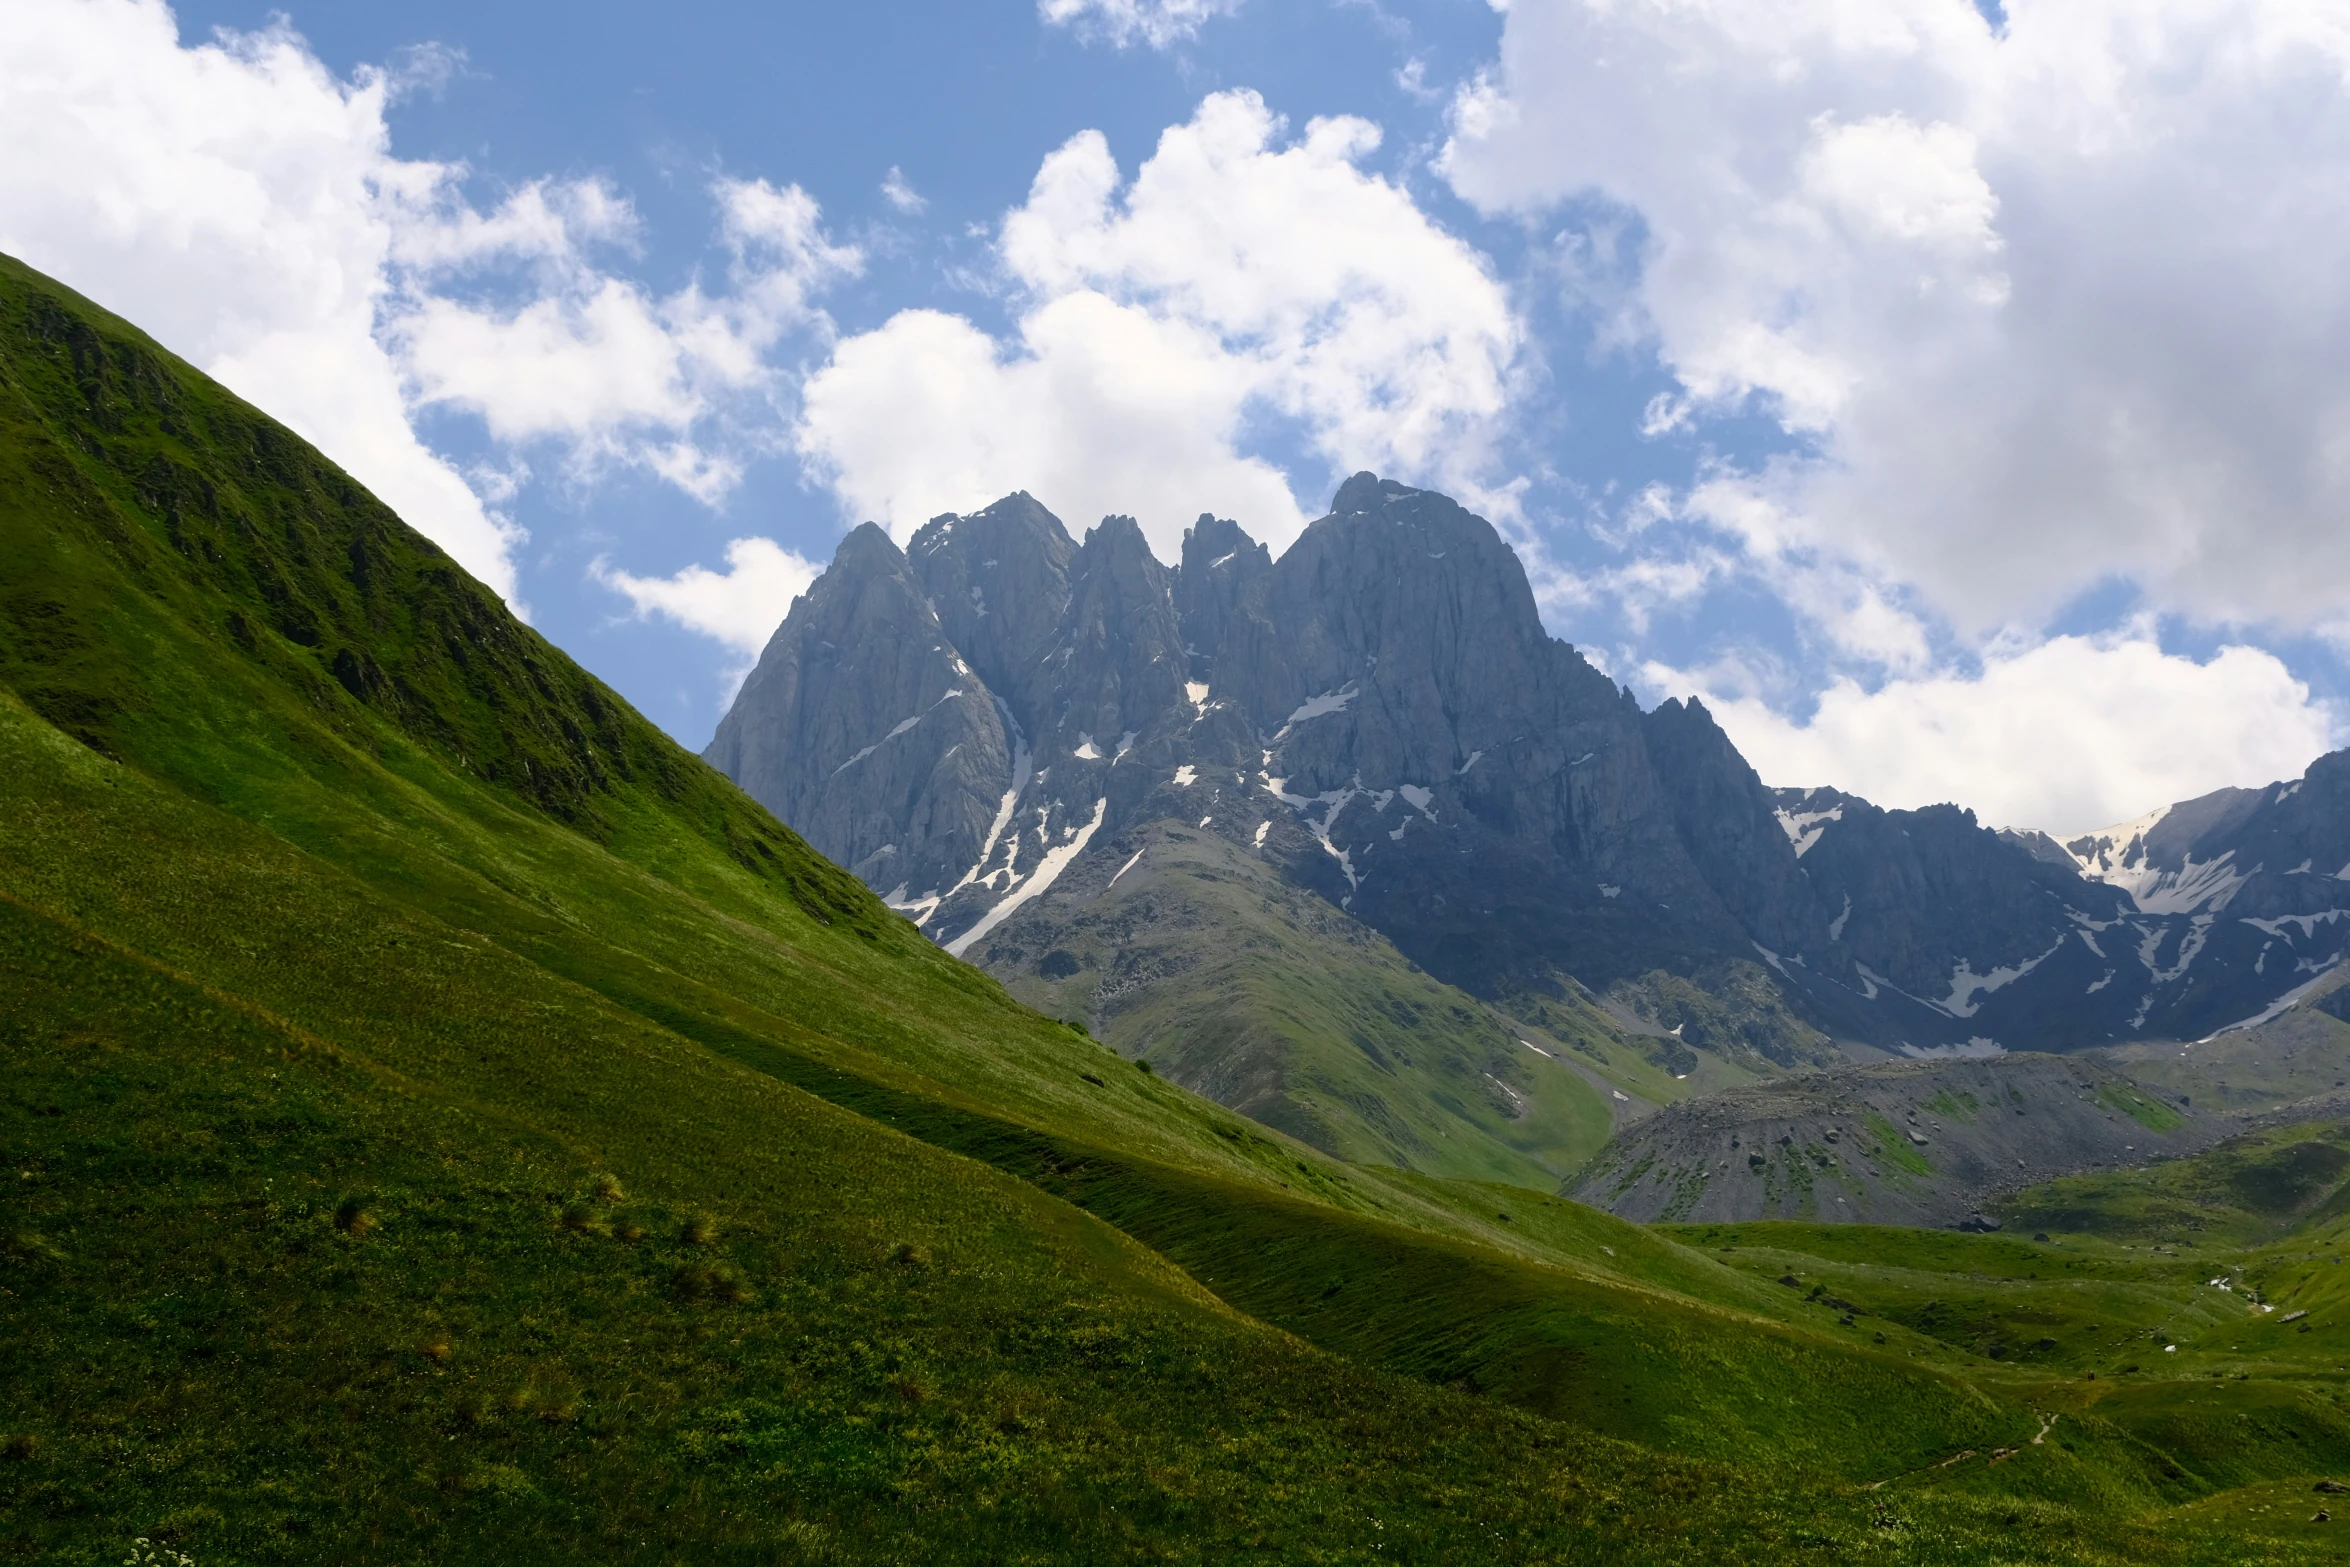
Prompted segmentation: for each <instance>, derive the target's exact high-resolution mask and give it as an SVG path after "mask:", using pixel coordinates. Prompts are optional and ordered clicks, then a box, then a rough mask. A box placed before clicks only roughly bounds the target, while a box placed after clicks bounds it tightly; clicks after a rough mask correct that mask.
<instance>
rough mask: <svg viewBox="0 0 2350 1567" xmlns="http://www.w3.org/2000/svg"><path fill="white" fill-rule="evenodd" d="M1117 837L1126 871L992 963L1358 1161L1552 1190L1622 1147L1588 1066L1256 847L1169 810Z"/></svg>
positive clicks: (1224, 1097) (1098, 1028)
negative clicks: (1433, 974)
mask: <svg viewBox="0 0 2350 1567" xmlns="http://www.w3.org/2000/svg"><path fill="white" fill-rule="evenodd" d="M1112 847H1113V849H1114V850H1115V851H1116V852H1115V854H1114V855H1113V854H1105V855H1102V856H1098V857H1097V858H1100V859H1103V860H1114V861H1115V863H1116V865H1117V867H1118V868H1117V869H1115V870H1106V869H1105V870H1100V871H1098V874H1097V876H1096V877H1089V878H1087V879H1084V880H1080V881H1071V880H1069V879H1068V878H1064V879H1063V881H1062V882H1061V883H1060V884H1057V885H1056V886H1055V887H1054V888H1053V889H1052V891H1051V892H1049V893H1047V894H1046V895H1045V896H1044V897H1042V898H1040V899H1038V900H1037V901H1036V902H1035V903H1034V904H1031V905H1030V906H1029V907H1027V908H1025V909H1023V910H1021V912H1020V913H1019V914H1017V915H1016V916H1014V917H1013V918H1012V919H1011V920H1010V921H1008V922H1007V923H1006V924H1005V925H1004V926H1003V927H1002V928H1000V929H998V930H997V931H996V932H994V933H993V934H992V935H991V936H989V937H988V939H987V940H986V941H985V942H984V943H983V944H982V945H981V946H980V947H979V948H978V949H977V950H976V951H974V952H973V953H972V954H971V956H972V958H973V960H974V961H975V962H978V963H981V964H983V965H984V966H985V967H986V968H987V969H988V970H989V972H991V973H993V974H996V975H997V976H999V977H1001V978H1003V979H1004V980H1005V982H1006V984H1007V986H1008V988H1009V989H1010V990H1011V991H1012V993H1013V994H1014V995H1016V996H1018V997H1020V998H1021V999H1022V1000H1024V1001H1028V1002H1030V1003H1032V1004H1033V1005H1035V1006H1037V1007H1039V1008H1040V1009H1042V1010H1044V1011H1046V1012H1050V1013H1053V1014H1055V1015H1058V1016H1062V1017H1068V1018H1071V1019H1073V1020H1077V1021H1082V1022H1083V1023H1085V1025H1086V1026H1087V1027H1088V1028H1089V1029H1091V1030H1092V1031H1093V1032H1094V1033H1096V1034H1098V1035H1099V1036H1100V1037H1101V1038H1102V1039H1104V1040H1106V1041H1107V1042H1109V1043H1110V1044H1111V1045H1113V1046H1115V1047H1116V1048H1117V1049H1118V1051H1119V1052H1120V1053H1121V1054H1122V1055H1127V1056H1135V1057H1143V1058H1147V1059H1148V1060H1149V1061H1150V1062H1151V1064H1152V1065H1153V1066H1154V1067H1155V1068H1156V1069H1157V1070H1158V1071H1159V1072H1161V1073H1162V1074H1164V1075H1165V1076H1167V1077H1169V1078H1171V1079H1173V1080H1174V1081H1176V1082H1179V1083H1182V1084H1185V1085H1186V1086H1188V1087H1190V1088H1193V1089H1195V1090H1197V1091H1198V1092H1200V1093H1202V1094H1205V1095H1207V1096H1208V1097H1209V1098H1212V1099H1215V1100H1217V1101H1218V1102H1219V1103H1222V1104H1226V1105H1229V1106H1231V1107H1232V1108H1233V1109H1236V1110H1239V1111H1240V1112H1242V1113H1243V1114H1245V1115H1248V1116H1250V1117H1252V1118H1253V1119H1255V1120H1257V1121H1260V1122H1262V1123H1264V1124H1265V1125H1268V1126H1274V1127H1278V1128H1280V1129H1281V1130H1283V1131H1285V1132H1288V1133H1290V1134H1291V1135H1293V1136H1295V1137H1297V1138H1299V1139H1300V1140H1302V1141H1304V1142H1308V1143H1311V1144H1313V1145H1314V1146H1315V1147H1317V1148H1320V1149H1323V1150H1324V1151H1325V1152H1328V1153H1332V1154H1335V1155H1337V1156H1338V1157H1340V1158H1342V1159H1348V1160H1352V1161H1355V1162H1358V1163H1370V1164H1389V1165H1396V1166H1399V1167H1402V1168H1407V1169H1415V1170H1421V1171H1425V1172H1427V1173H1430V1174H1436V1175H1455V1176H1464V1177H1469V1178H1472V1179H1484V1180H1498V1181H1511V1182H1515V1183H1517V1184H1520V1185H1525V1186H1531V1187H1535V1188H1537V1189H1540V1190H1543V1191H1550V1190H1555V1189H1556V1188H1557V1187H1558V1185H1559V1183H1560V1182H1561V1181H1563V1180H1564V1179H1565V1178H1566V1177H1567V1176H1568V1175H1569V1174H1570V1173H1572V1172H1573V1170H1574V1169H1575V1167H1576V1166H1577V1165H1579V1164H1581V1163H1582V1162H1583V1161H1584V1160H1585V1159H1587V1158H1589V1157H1590V1156H1591V1155H1592V1154H1594V1153H1596V1152H1597V1151H1598V1150H1599V1147H1600V1145H1601V1144H1603V1143H1605V1142H1606V1141H1607V1138H1608V1134H1609V1133H1610V1132H1611V1131H1612V1130H1613V1127H1614V1120H1613V1117H1611V1116H1610V1114H1609V1113H1608V1102H1607V1100H1606V1099H1605V1098H1604V1097H1603V1096H1602V1094H1601V1092H1600V1091H1599V1090H1598V1089H1597V1088H1595V1087H1593V1086H1592V1084H1591V1083H1590V1082H1589V1081H1587V1080H1586V1079H1585V1078H1584V1077H1583V1076H1581V1075H1579V1074H1578V1073H1577V1072H1575V1071H1574V1070H1573V1069H1571V1068H1569V1067H1567V1066H1565V1065H1563V1064H1561V1063H1560V1062H1559V1061H1558V1060H1557V1059H1556V1057H1555V1056H1553V1055H1549V1054H1542V1053H1538V1052H1537V1050H1535V1049H1532V1048H1529V1047H1527V1046H1525V1045H1522V1044H1520V1043H1519V1041H1518V1040H1517V1039H1516V1038H1514V1037H1512V1035H1511V1034H1510V1033H1509V1032H1507V1031H1506V1030H1504V1029H1503V1028H1502V1027H1501V1026H1500V1025H1499V1024H1498V1023H1497V1022H1496V1021H1495V1020H1494V1019H1493V1017H1492V1016H1490V1015H1489V1014H1488V1013H1487V1011H1486V1009H1485V1007H1484V1006H1483V1005H1482V1004H1480V1003H1479V1002H1478V1001H1477V1000H1475V998H1473V997H1471V996H1469V995H1467V994H1465V993H1464V992H1461V991H1458V990H1455V989H1453V988H1452V987H1451V986H1449V985H1444V984H1440V983H1438V982H1437V981H1436V980H1434V979H1431V978H1429V977H1428V976H1427V975H1426V974H1424V973H1422V972H1421V971H1420V970H1418V969H1417V968H1414V967H1413V966H1412V965H1411V964H1410V963H1408V962H1406V961H1405V959H1404V957H1403V955H1402V954H1401V953H1399V952H1397V951H1396V950H1395V948H1394V947H1393V945H1391V944H1390V943H1389V942H1388V941H1387V939H1386V938H1385V937H1383V936H1381V935H1380V934H1379V933H1378V932H1377V931H1375V930H1372V929H1371V928H1370V927H1369V926H1367V925H1364V924H1362V923H1361V922H1360V921H1357V920H1354V919H1351V918H1349V917H1348V916H1347V915H1346V914H1345V913H1344V912H1343V911H1341V910H1339V909H1336V908H1334V907H1332V906H1331V905H1330V904H1329V903H1327V902H1325V901H1324V900H1323V899H1321V898H1319V897H1317V896H1315V895H1314V894H1312V893H1309V892H1304V891H1301V890H1299V889H1298V888H1296V887H1293V886H1291V885H1289V884H1288V883H1287V882H1286V881H1284V880H1283V879H1282V878H1281V877H1280V876H1279V875H1278V874H1276V873H1275V872H1274V870H1273V869H1272V868H1271V867H1270V866H1268V865H1266V864H1265V863H1264V862H1263V861H1262V860H1261V859H1259V858H1258V857H1257V856H1256V855H1255V854H1253V853H1251V852H1250V851H1249V850H1248V849H1247V848H1246V847H1244V846H1242V845H1239V844H1235V843H1233V842H1231V841H1230V840H1228V839H1226V838H1225V837H1223V836H1221V835H1219V834H1215V833H1211V832H1208V831H1206V830H1204V829H1197V828H1191V827H1186V826H1182V825H1179V824H1177V823H1174V822H1168V821H1156V822H1151V823H1148V824H1147V825H1145V826H1142V827H1139V828H1137V829H1135V830H1134V831H1133V832H1132V833H1130V834H1128V835H1127V837H1126V838H1125V839H1122V840H1121V841H1120V842H1119V843H1117V844H1115V845H1113V846H1112ZM1097 880H1098V881H1099V882H1100V883H1101V884H1099V885H1097V884H1096V881H1097ZM1113 881H1114V883H1115V885H1109V883H1110V882H1113ZM1177 975H1179V976H1181V982H1180V983H1177V984H1166V983H1144V982H1143V981H1145V980H1152V981H1157V980H1164V979H1166V978H1168V977H1172V976H1177Z"/></svg>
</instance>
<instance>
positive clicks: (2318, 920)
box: [2242, 909, 2350, 941]
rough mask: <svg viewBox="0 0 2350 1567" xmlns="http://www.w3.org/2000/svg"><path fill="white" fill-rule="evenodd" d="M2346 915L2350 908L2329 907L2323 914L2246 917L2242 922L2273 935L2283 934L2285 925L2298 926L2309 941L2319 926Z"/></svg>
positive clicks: (2304, 937)
mask: <svg viewBox="0 0 2350 1567" xmlns="http://www.w3.org/2000/svg"><path fill="white" fill-rule="evenodd" d="M2346 915H2350V909H2328V910H2326V911H2325V912H2324V913H2323V914H2286V915H2281V916H2279V917H2278V918H2276V919H2272V920H2256V919H2246V920H2244V921H2242V923H2244V924H2246V925H2249V926H2251V927H2252V928H2253V929H2254V930H2257V931H2262V932H2265V933H2266V934H2268V935H2271V936H2283V935H2284V934H2285V927H2286V926H2288V925H2293V926H2298V927H2300V930H2301V939H2302V940H2304V941H2307V940H2308V939H2309V938H2310V937H2311V936H2314V935H2316V934H2317V928H2318V926H2320V925H2331V924H2333V923H2334V921H2336V920H2338V919H2341V918H2343V917H2345V916H2346ZM2286 939H2287V940H2290V939H2291V938H2290V937H2287V938H2286Z"/></svg>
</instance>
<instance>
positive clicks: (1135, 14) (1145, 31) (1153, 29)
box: [1036, 0, 1241, 49]
mask: <svg viewBox="0 0 2350 1567" xmlns="http://www.w3.org/2000/svg"><path fill="white" fill-rule="evenodd" d="M1240 5H1241V0H1036V14H1037V15H1039V16H1041V17H1043V18H1044V19H1045V20H1046V21H1047V22H1049V23H1051V24H1053V25H1054V26H1056V27H1074V28H1076V29H1077V30H1078V32H1079V34H1080V35H1081V36H1087V37H1095V38H1101V39H1104V40H1106V41H1107V42H1109V43H1112V44H1115V45H1117V46H1118V47H1119V48H1121V49H1123V48H1125V47H1126V46H1128V45H1129V44H1135V43H1146V44H1149V45H1150V46H1151V47H1152V48H1153V49H1165V48H1167V47H1169V46H1170V45H1173V44H1176V43H1180V42H1181V41H1182V40H1184V39H1186V38H1190V37H1192V36H1194V35H1195V34H1197V33H1198V32H1199V30H1200V28H1201V26H1202V25H1203V24H1205V23H1206V22H1208V21H1210V20H1212V19H1213V18H1215V17H1219V16H1230V15H1231V14H1232V13H1233V12H1235V11H1237V10H1239V9H1240Z"/></svg>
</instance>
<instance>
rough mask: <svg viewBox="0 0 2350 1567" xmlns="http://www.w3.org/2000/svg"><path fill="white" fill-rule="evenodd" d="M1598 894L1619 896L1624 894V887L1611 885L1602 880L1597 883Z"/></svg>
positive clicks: (1612, 896)
mask: <svg viewBox="0 0 2350 1567" xmlns="http://www.w3.org/2000/svg"><path fill="white" fill-rule="evenodd" d="M1599 895H1600V896H1601V897H1603V898H1620V897H1622V896H1623V895H1624V889H1623V888H1621V887H1611V886H1609V885H1608V884H1607V883H1606V882H1604V881H1603V882H1601V883H1600V884H1599Z"/></svg>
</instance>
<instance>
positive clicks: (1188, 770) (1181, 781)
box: [1175, 762, 1199, 789]
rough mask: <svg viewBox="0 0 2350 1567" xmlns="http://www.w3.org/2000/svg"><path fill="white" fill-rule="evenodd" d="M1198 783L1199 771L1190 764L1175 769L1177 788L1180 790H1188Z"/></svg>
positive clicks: (1186, 763)
mask: <svg viewBox="0 0 2350 1567" xmlns="http://www.w3.org/2000/svg"><path fill="white" fill-rule="evenodd" d="M1197 782H1199V769H1198V768H1196V767H1194V766H1192V765H1191V764H1190V763H1189V762H1185V763H1184V764H1183V765H1182V766H1181V767H1178V768H1176V769H1175V786H1176V787H1177V788H1178V789H1188V788H1190V787H1191V786H1192V785H1193V784H1195V783H1197Z"/></svg>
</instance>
